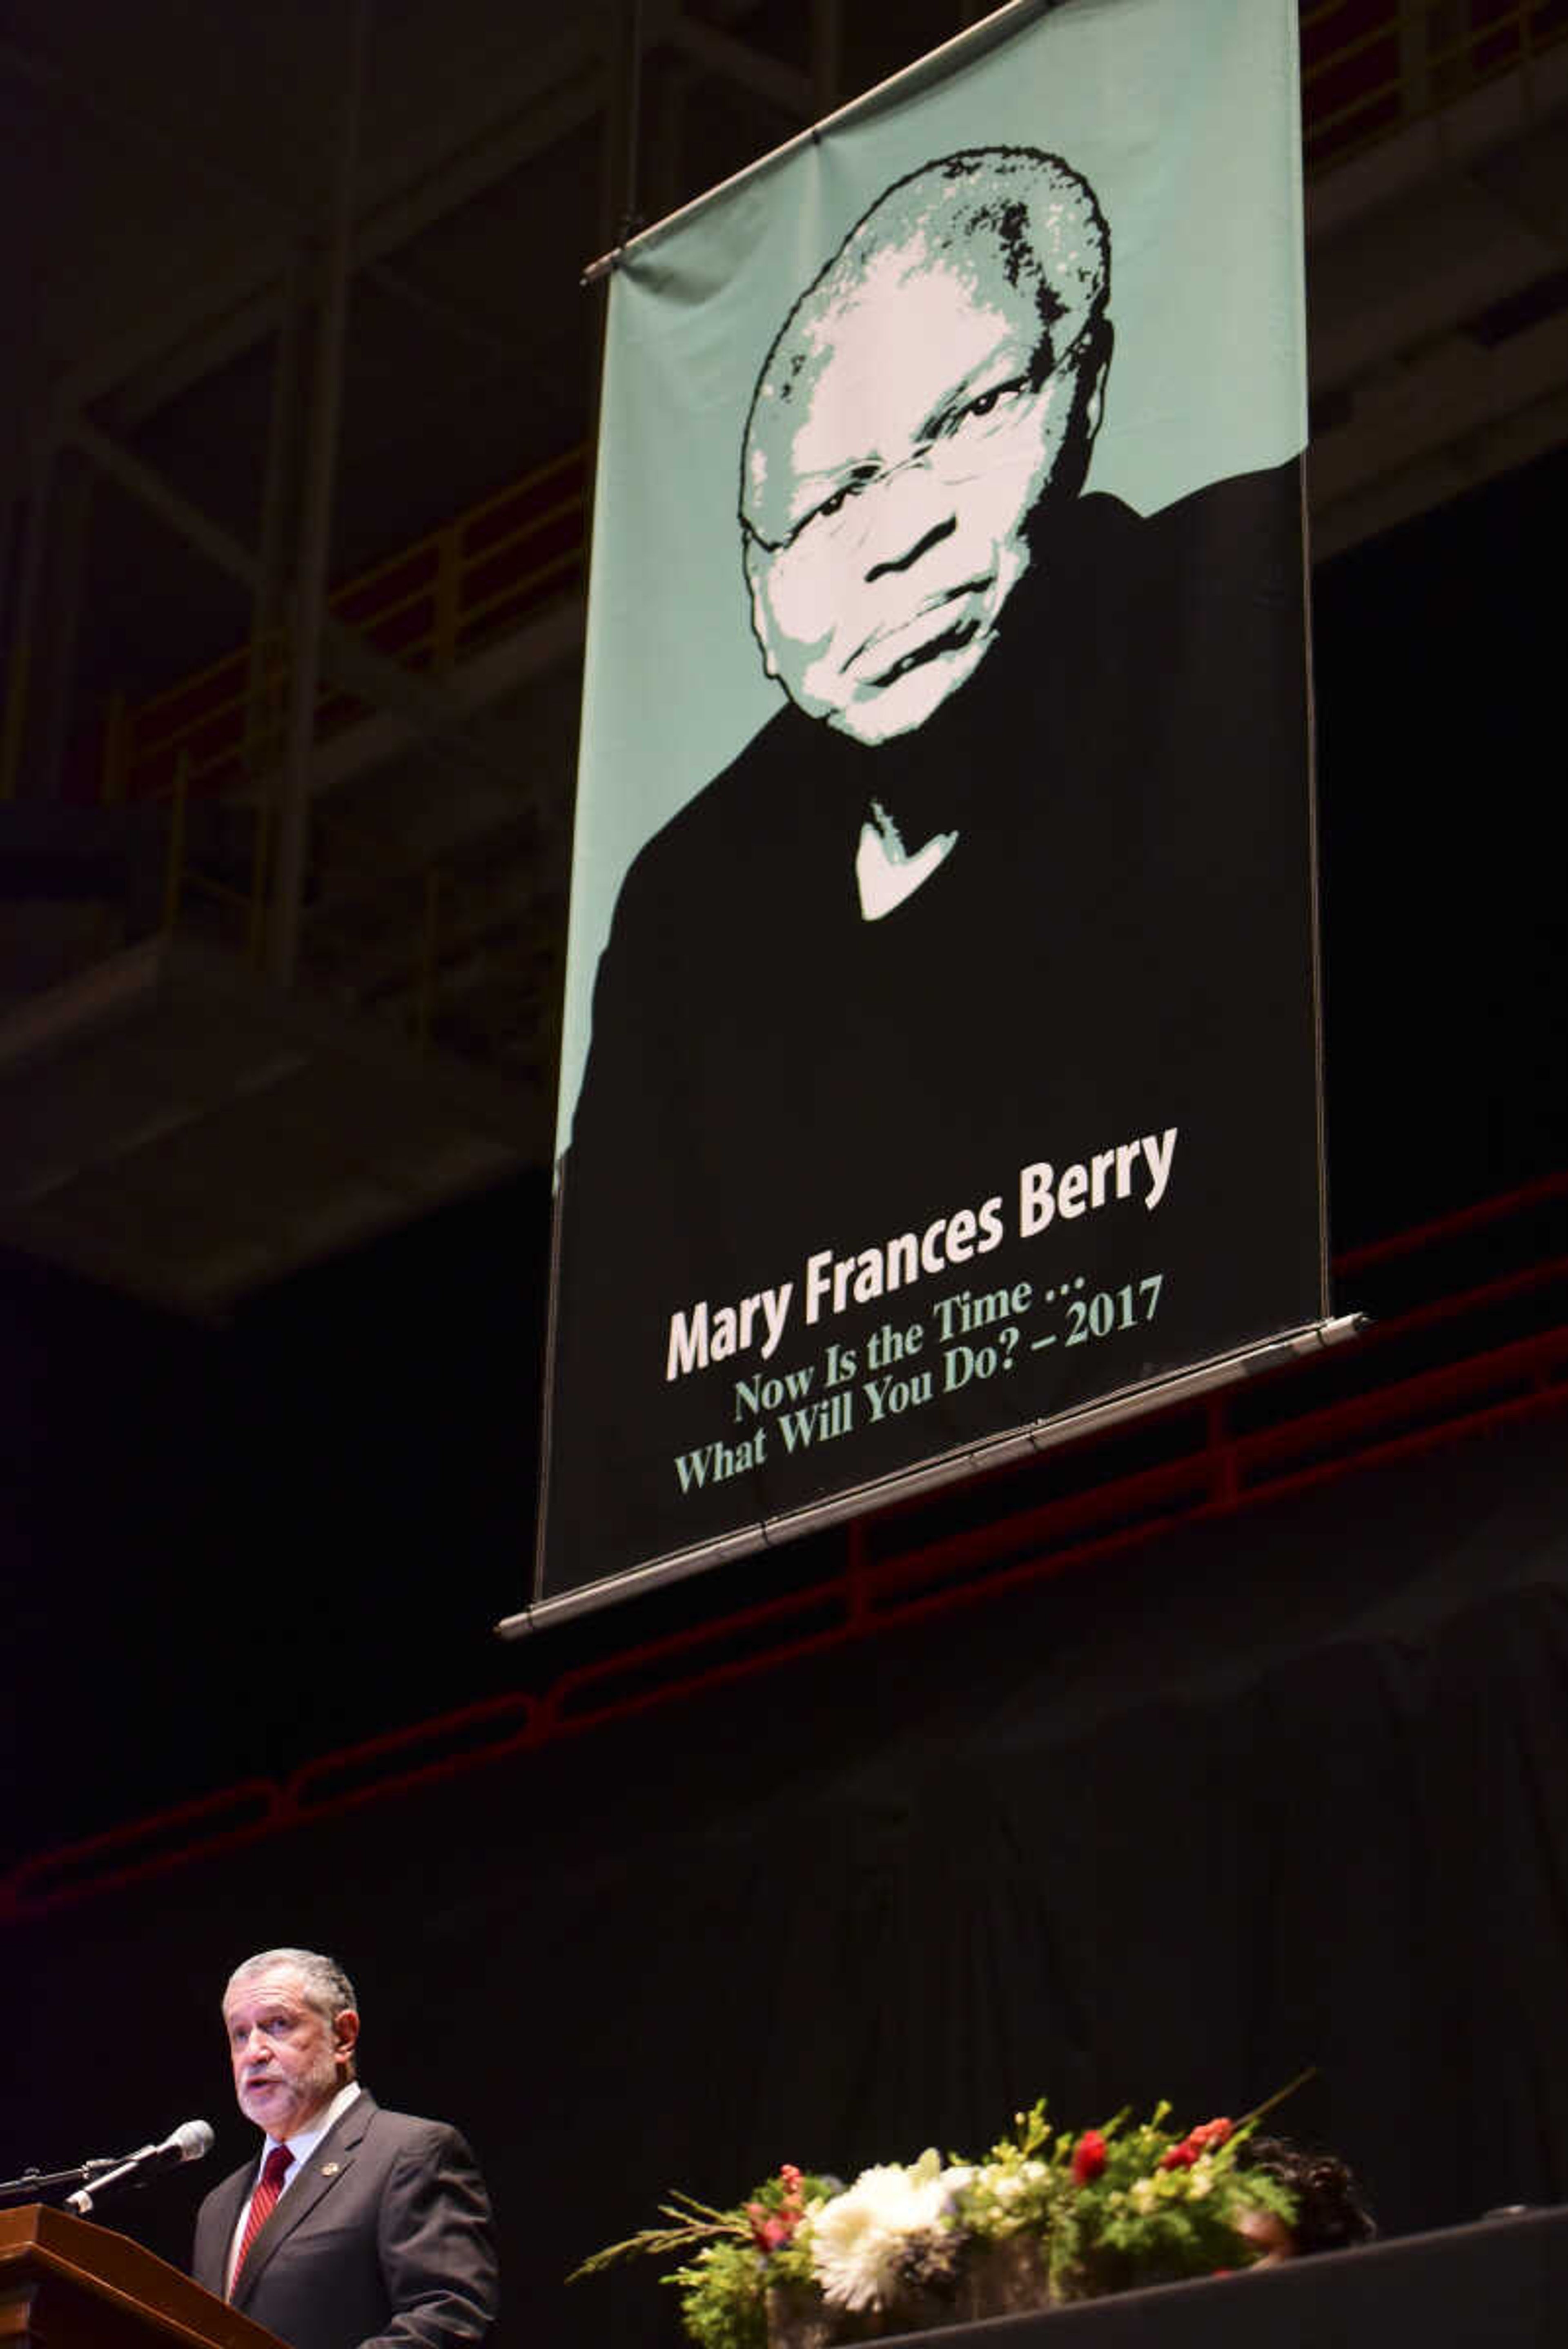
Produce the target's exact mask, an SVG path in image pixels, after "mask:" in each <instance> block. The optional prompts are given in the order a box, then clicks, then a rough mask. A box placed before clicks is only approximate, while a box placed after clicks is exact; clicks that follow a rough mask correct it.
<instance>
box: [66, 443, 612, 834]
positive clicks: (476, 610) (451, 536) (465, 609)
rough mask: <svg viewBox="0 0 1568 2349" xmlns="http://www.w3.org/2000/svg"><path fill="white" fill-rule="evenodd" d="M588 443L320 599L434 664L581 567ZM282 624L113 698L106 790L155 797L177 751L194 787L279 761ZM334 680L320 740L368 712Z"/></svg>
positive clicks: (170, 777)
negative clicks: (155, 685)
mask: <svg viewBox="0 0 1568 2349" xmlns="http://www.w3.org/2000/svg"><path fill="white" fill-rule="evenodd" d="M586 491H587V448H586V447H579V448H576V449H573V450H568V451H567V453H566V455H565V456H563V457H558V458H556V459H555V460H553V461H552V462H551V463H550V464H548V465H543V466H540V467H538V468H537V469H536V470H535V471H533V472H530V473H526V474H524V476H523V477H522V478H521V479H520V480H519V481H512V482H509V483H507V485H506V486H505V488H504V489H502V490H499V491H497V492H495V493H494V494H493V496H491V497H488V498H486V499H484V500H483V502H482V503H480V504H478V505H475V506H472V507H470V508H469V509H468V511H467V512H464V513H462V514H460V515H458V516H457V518H456V519H455V520H454V521H452V522H451V523H446V524H445V525H444V526H443V527H442V528H441V529H440V530H436V531H431V533H429V535H428V536H426V537H424V538H422V539H419V540H416V541H415V543H413V544H412V545H410V546H406V547H402V548H400V550H399V551H398V553H397V554H392V555H389V556H388V557H387V558H386V559H385V560H384V561H383V562H381V563H379V564H376V565H374V567H373V568H372V569H370V570H369V571H366V572H363V573H361V574H358V576H357V577H356V578H353V579H351V580H348V581H346V582H345V583H344V584H343V585H340V586H338V587H337V588H335V589H334V590H333V593H332V595H331V596H330V598H329V608H330V610H331V612H332V615H333V616H334V617H335V618H337V619H340V620H342V621H344V622H346V623H347V624H348V626H351V627H352V628H354V629H355V630H356V632H357V633H358V634H359V635H360V636H364V637H365V638H366V639H367V640H368V641H369V643H371V644H372V645H374V646H376V647H378V649H379V650H380V651H382V652H384V653H386V654H388V655H389V656H390V657H392V658H393V659H395V660H397V661H399V662H400V664H401V665H402V666H403V667H408V668H411V669H416V670H423V671H429V672H433V673H436V674H440V673H441V671H443V670H445V669H448V668H450V667H452V665H453V663H454V662H456V661H457V660H458V659H459V658H461V657H463V656H465V655H466V654H468V653H470V652H472V650H474V649H475V648H476V647H478V646H479V645H481V644H483V642H485V641H486V640H487V639H489V638H491V637H493V636H495V635H497V634H498V633H500V632H501V630H503V629H504V628H506V627H511V626H516V625H517V624H518V623H519V622H520V621H521V620H522V619H524V618H525V617H526V616H528V615H529V614H530V613H531V612H533V611H535V610H537V609H538V608H539V607H540V606H541V605H543V604H544V603H545V602H546V601H548V600H549V598H550V597H551V595H553V594H555V593H556V592H558V591H559V590H560V589H561V588H562V587H563V586H565V585H568V584H569V583H570V581H571V580H572V578H573V577H574V576H576V574H579V573H580V570H581V565H582V559H583V512H584V503H585V497H586ZM287 661H288V651H287V647H286V643H285V641H284V639H283V637H282V636H274V637H272V638H270V639H263V640H253V641H252V642H251V643H250V644H248V645H244V646H241V647H237V648H236V649H235V650H234V651H232V652H229V653H225V654H224V655H223V657H222V658H221V659H218V660H215V661H213V662H211V663H209V664H208V666H207V667H205V668H202V669H199V670H197V671H196V672H195V673H194V674H193V675H192V676H190V677H185V678H181V679H180V681H179V682H178V683H177V684H175V685H172V686H170V687H168V688H165V690H164V691H162V692H161V693H157V694H154V695H153V696H151V698H150V699H149V700H147V701H144V702H141V703H140V704H138V705H137V707H136V708H135V709H126V708H125V707H124V705H123V703H121V704H119V706H118V708H111V710H110V713H109V721H108V723H107V724H106V727H105V733H104V750H103V761H102V771H101V786H100V789H101V796H102V797H103V798H104V799H105V800H106V801H107V800H114V799H132V800H147V799H152V800H157V799H163V798H167V797H170V796H171V794H172V792H173V791H174V788H175V778H176V772H177V770H178V767H179V762H180V760H181V758H182V757H183V758H184V760H185V762H186V764H185V782H184V788H185V790H186V791H187V792H188V793H190V794H192V795H196V796H201V795H207V794H212V793H215V792H223V793H225V794H227V793H231V792H243V791H244V789H245V788H246V786H247V785H249V786H253V787H254V785H256V784H257V783H258V782H259V781H261V780H262V778H263V777H264V776H265V774H266V772H267V771H268V770H269V769H271V768H272V767H274V766H275V764H276V762H277V756H278V749H279V742H280V739H281V730H282V712H283V709H284V706H285V702H286V694H287V684H288V673H287ZM364 714H365V713H364V705H363V704H362V703H360V702H358V701H357V700H356V699H355V698H354V697H353V696H352V695H351V694H348V693H345V692H344V691H343V690H342V689H341V688H338V687H337V686H334V685H332V684H330V683H327V684H324V685H323V687H322V688H321V691H320V693H319V694H318V696H317V719H316V730H317V740H325V739H327V737H329V736H331V735H332V734H334V733H337V732H338V731H339V730H341V729H342V728H343V727H344V726H346V725H348V724H351V723H352V722H353V721H354V719H356V718H358V717H360V716H362V715H364Z"/></svg>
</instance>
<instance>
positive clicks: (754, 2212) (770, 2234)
mask: <svg viewBox="0 0 1568 2349" xmlns="http://www.w3.org/2000/svg"><path fill="white" fill-rule="evenodd" d="M746 2216H747V2218H748V2219H749V2220H751V2222H752V2240H753V2243H755V2245H756V2247H757V2249H758V2251H762V2252H763V2253H764V2254H765V2253H766V2252H768V2251H777V2250H778V2247H779V2245H780V2244H781V2243H787V2242H788V2240H789V2239H790V2237H791V2236H792V2235H793V2234H794V2230H795V2221H794V2218H793V2217H791V2216H790V2214H789V2213H788V2212H787V2211H779V2210H769V2209H764V2208H763V2204H762V2203H761V2202H748V2203H747V2205H746Z"/></svg>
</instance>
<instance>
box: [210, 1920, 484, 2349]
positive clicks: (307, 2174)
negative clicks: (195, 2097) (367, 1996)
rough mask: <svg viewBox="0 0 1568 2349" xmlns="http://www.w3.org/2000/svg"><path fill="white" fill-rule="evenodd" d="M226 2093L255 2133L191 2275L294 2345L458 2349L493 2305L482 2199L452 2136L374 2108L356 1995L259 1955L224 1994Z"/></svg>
mask: <svg viewBox="0 0 1568 2349" xmlns="http://www.w3.org/2000/svg"><path fill="white" fill-rule="evenodd" d="M223 2022H224V2025H225V2027H226V2029H227V2032H228V2040H229V2061H230V2063H231V2064H232V2065H233V2067H234V2093H235V2095H236V2096H237V2097H238V2099H239V2106H240V2110H241V2111H242V2112H243V2113H244V2116H245V2117H246V2119H247V2120H252V2121H254V2122H255V2123H256V2125H257V2126H258V2127H260V2128H261V2129H263V2130H264V2131H265V2142H264V2144H263V2147H262V2149H261V2152H260V2154H259V2155H258V2157H257V2158H256V2159H255V2160H254V2161H251V2162H247V2163H246V2164H245V2166H244V2168H243V2169H237V2170H236V2171H235V2172H234V2175H233V2177H231V2178H225V2179H224V2180H223V2184H222V2185H221V2186H216V2187H214V2188H213V2191H212V2193H211V2194H209V2195H208V2197H207V2199H206V2200H205V2201H204V2202H203V2203H202V2208H201V2210H200V2211H199V2212H198V2214H197V2219H196V2245H195V2252H194V2256H193V2259H192V2273H193V2274H194V2276H195V2278H196V2281H197V2282H198V2283H202V2284H205V2286H206V2287H207V2289H208V2291H209V2292H216V2293H217V2294H218V2295H219V2296H220V2297H221V2298H223V2299H225V2300H229V2301H232V2302H234V2306H235V2307H236V2308H238V2309H240V2310H242V2311H243V2312H244V2314H245V2315H247V2316H249V2317H253V2318H254V2320H255V2322H256V2323H258V2324H265V2325H266V2326H267V2327H268V2328H269V2329H270V2330H271V2331H272V2332H274V2333H277V2334H278V2335H279V2336H280V2338H281V2339H283V2340H284V2341H286V2342H287V2343H289V2344H290V2349H456V2344H466V2343H476V2342H481V2341H483V2340H484V2339H485V2337H486V2336H487V2334H488V2333H489V2332H490V2329H491V2326H492V2324H493V2322H494V2317H495V2306H496V2271H495V2251H494V2245H493V2240H492V2237H491V2226H490V2201H489V2197H488V2196H487V2194H486V2192H485V2189H484V2182H483V2178H481V2177H480V2175H479V2171H478V2168H476V2166H475V2163H474V2159H473V2156H472V2153H471V2152H470V2151H469V2149H468V2147H467V2146H466V2145H465V2144H464V2142H463V2140H462V2137H460V2136H459V2135H458V2133H457V2131H456V2130H455V2129H452V2128H448V2127H446V2126H445V2124H444V2123H443V2122H441V2121H429V2120H417V2119H415V2118H414V2117H413V2116H411V2115H410V2114H408V2113H389V2112H383V2110H382V2109H381V2107H380V2106H379V2105H378V2104H377V2103H376V2101H375V2098H374V2097H373V2096H371V2095H369V2094H368V2093H367V2091H366V2090H365V2089H364V2088H362V2087H361V2086H360V2085H359V2082H358V2078H357V2077H356V2075H355V2050H356V2045H357V2043H358V2036H359V2014H358V2002H357V2001H356V1999H355V1996H354V1988H353V1984H352V1983H351V1982H349V1980H348V1976H347V1974H345V1973H344V1971H343V1970H342V1968H341V1967H340V1966H338V1965H337V1963H336V1961H334V1960H333V1959H331V1958H327V1957H322V1956H320V1955H319V1954H318V1953H317V1952H316V1951H311V1950H289V1949H281V1950H265V1951H262V1952H261V1953H260V1954H259V1955H257V1956H255V1957H254V1958H247V1959H246V1960H245V1961H244V1964H243V1965H240V1966H238V1967H236V1968H235V1970H234V1973H233V1974H232V1975H231V1977H230V1979H229V1984H228V1988H227V1990H226V1991H225V1992H224V1994H223Z"/></svg>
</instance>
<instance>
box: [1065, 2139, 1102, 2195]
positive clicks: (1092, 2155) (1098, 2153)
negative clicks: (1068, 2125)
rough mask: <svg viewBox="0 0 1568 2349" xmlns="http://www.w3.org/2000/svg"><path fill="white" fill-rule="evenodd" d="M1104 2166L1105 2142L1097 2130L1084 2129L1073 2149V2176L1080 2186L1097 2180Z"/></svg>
mask: <svg viewBox="0 0 1568 2349" xmlns="http://www.w3.org/2000/svg"><path fill="white" fill-rule="evenodd" d="M1105 2166H1106V2140H1105V2138H1104V2137H1102V2136H1101V2135H1100V2132H1099V2130H1098V2129H1085V2131H1084V2134H1083V2136H1082V2137H1080V2138H1079V2139H1078V2142H1077V2144H1076V2145H1075V2147H1074V2148H1073V2175H1074V2177H1075V2178H1076V2179H1077V2181H1078V2183H1079V2185H1080V2186H1087V2185H1088V2183H1089V2181H1090V2179H1091V2178H1098V2177H1099V2175H1100V2173H1101V2171H1102V2170H1103V2169H1104V2168H1105Z"/></svg>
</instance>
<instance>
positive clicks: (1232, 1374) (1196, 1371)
mask: <svg viewBox="0 0 1568 2349" xmlns="http://www.w3.org/2000/svg"><path fill="white" fill-rule="evenodd" d="M1367 1319H1368V1317H1367V1316H1366V1314H1365V1313H1340V1314H1335V1315H1334V1316H1333V1317H1332V1318H1330V1319H1325V1320H1322V1321H1309V1322H1305V1323H1303V1326H1302V1327H1301V1328H1300V1329H1297V1330H1282V1331H1281V1332H1280V1333H1279V1334H1278V1336H1276V1337H1273V1338H1265V1339H1263V1340H1262V1341H1261V1342H1259V1343H1257V1344H1255V1345H1251V1346H1244V1347H1242V1348H1241V1349H1240V1350H1238V1351H1236V1352H1234V1353H1230V1354H1219V1355H1216V1356H1214V1357H1213V1359H1212V1360H1210V1361H1207V1362H1198V1363H1194V1364H1193V1365H1192V1366H1191V1368H1189V1369H1188V1370H1185V1371H1174V1372H1172V1374H1171V1375H1170V1376H1169V1377H1168V1378H1164V1379H1154V1380H1150V1381H1148V1382H1147V1383H1146V1384H1144V1385H1141V1386H1137V1387H1131V1388H1127V1389H1125V1390H1124V1391H1123V1392H1121V1393H1120V1394H1114V1395H1106V1396H1102V1397H1101V1398H1100V1400H1099V1401H1098V1402H1090V1403H1085V1404H1084V1405H1083V1406H1082V1407H1081V1408H1080V1409H1078V1410H1076V1411H1067V1412H1063V1413H1060V1414H1058V1415H1057V1416H1056V1417H1054V1418H1053V1419H1047V1420H1042V1421H1040V1422H1038V1423H1036V1424H1035V1425H1034V1426H1033V1427H1025V1428H1018V1429H1014V1430H1013V1431H1012V1432H1011V1433H1008V1434H1006V1435H999V1436H996V1437H994V1438H992V1440H991V1441H990V1442H988V1443H983V1444H964V1445H962V1446H961V1447H960V1448H959V1449H958V1450H957V1451H954V1452H944V1453H940V1454H938V1455H937V1457H936V1458H935V1459H932V1460H928V1461H925V1462H922V1463H920V1464H918V1465H917V1466H915V1467H912V1468H908V1469H903V1470H900V1471H898V1472H897V1473H896V1474H894V1475H890V1476H883V1477H879V1478H877V1480H876V1481H875V1482H873V1483H871V1484H867V1485H855V1486H854V1487H853V1489H852V1490H850V1491H848V1492H844V1493H835V1494H834V1495H832V1496H831V1497H830V1498H829V1499H827V1500H826V1501H818V1502H814V1503H810V1504H808V1505H807V1506H805V1507H804V1508H799V1509H791V1510H790V1511H788V1512H787V1514H785V1515H784V1516H777V1517H764V1518H762V1519H760V1520H759V1521H758V1523H757V1524H755V1525H753V1526H741V1527H740V1528H738V1529H737V1530H736V1531H735V1532H734V1533H730V1534H723V1535H721V1536H720V1537H718V1538H717V1539H716V1540H714V1541H706V1542H700V1543H697V1544H695V1545H694V1546H693V1547H691V1549H683V1550H678V1551H676V1552H675V1553H674V1554H673V1555H672V1556H670V1557H659V1558H654V1559H652V1560H651V1561H650V1562H649V1564H648V1565H647V1566H639V1567H634V1568H632V1569H631V1570H630V1571H629V1572H628V1573H626V1574H615V1575H607V1576H606V1578H604V1580H603V1581H600V1582H593V1583H587V1584H585V1585H584V1586H583V1587H582V1588H580V1589H576V1590H565V1591H563V1592H562V1593H561V1595H560V1597H559V1598H557V1599H538V1600H536V1601H535V1604H534V1605H533V1606H531V1607H525V1608H524V1609H522V1611H521V1612H520V1613H519V1614H516V1615H507V1616H504V1617H503V1619H502V1620H501V1621H500V1622H499V1623H497V1625H496V1626H495V1630H496V1632H497V1635H498V1636H499V1637H500V1638H501V1639H503V1640H521V1639H524V1638H525V1637H526V1636H527V1634H528V1633H529V1632H531V1631H540V1630H546V1629H548V1628H549V1627H550V1626H551V1625H553V1624H556V1623H565V1622H567V1621H569V1620H570V1619H571V1618H572V1617H574V1616H576V1615H587V1614H589V1613H591V1612H592V1611H593V1610H594V1609H597V1608H599V1607H605V1606H608V1605H610V1604H611V1603H613V1602H616V1601H618V1600H620V1599H629V1598H634V1597H640V1596H641V1595H642V1594H643V1593H644V1592H646V1591H649V1590H659V1589H662V1588H665V1586H666V1585H668V1584H670V1583H675V1582H682V1581H684V1580H685V1578H686V1577H687V1576H688V1575H691V1574H696V1573H699V1572H700V1571H701V1570H702V1569H703V1568H707V1567H711V1566H722V1565H724V1564H727V1563H728V1562H729V1561H730V1560H731V1559H733V1558H740V1557H749V1556H751V1555H752V1554H753V1552H755V1551H757V1550H760V1549H772V1548H774V1547H777V1545H778V1544H780V1543H781V1542H785V1541H794V1540H798V1539H799V1538H800V1537H801V1536H802V1535H804V1534H812V1533H822V1532H825V1531H826V1528H827V1527H828V1526H835V1525H842V1524H843V1523H844V1522H845V1520H846V1518H849V1517H857V1516H864V1515H865V1513H866V1512H867V1510H868V1509H872V1508H881V1507H885V1506H888V1504H889V1503H891V1502H894V1501H910V1500H915V1499H918V1498H919V1495H921V1494H923V1493H930V1492H935V1491H938V1490H940V1488H941V1487H942V1486H944V1485H953V1484H956V1483H957V1482H958V1481H959V1479H960V1478H961V1477H964V1476H971V1475H985V1474H988V1473H989V1472H990V1471H991V1470H992V1469H994V1468H1004V1467H1006V1466H1008V1465H1009V1464H1011V1463H1012V1462H1014V1461H1018V1460H1024V1459H1027V1458H1028V1457H1029V1456H1030V1454H1035V1453H1042V1452H1054V1451H1055V1450H1056V1449H1057V1448H1058V1447H1059V1446H1060V1445H1061V1444H1069V1443H1071V1442H1073V1441H1074V1439H1075V1437H1077V1436H1080V1435H1097V1434H1101V1433H1104V1432H1105V1430H1106V1428H1108V1427H1115V1426H1117V1425H1120V1424H1121V1423H1124V1422H1126V1421H1128V1420H1133V1419H1138V1418H1141V1417H1143V1416H1144V1415H1145V1413H1148V1412H1151V1411H1158V1410H1163V1409H1164V1408H1165V1406H1166V1405H1167V1404H1168V1403H1179V1402H1192V1401H1194V1400H1195V1399H1196V1397H1198V1396H1199V1395H1203V1394H1211V1393H1212V1392H1214V1391H1215V1389H1216V1388H1219V1387H1226V1386H1233V1385H1235V1384H1236V1383H1237V1382H1238V1381H1240V1380H1241V1379H1244V1378H1260V1377H1262V1375H1263V1374H1264V1373H1265V1372H1266V1371H1274V1370H1282V1369H1283V1367H1284V1366H1285V1364H1286V1363H1287V1362H1293V1361H1301V1360H1302V1359H1303V1357H1304V1356H1306V1355H1308V1354H1314V1353H1318V1352H1321V1351H1322V1350H1323V1349H1324V1347H1327V1346H1336V1345H1339V1344H1341V1343H1343V1341H1344V1340H1345V1339H1347V1338H1355V1337H1357V1336H1359V1334H1360V1333H1361V1331H1362V1330H1365V1329H1366V1325H1367Z"/></svg>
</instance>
